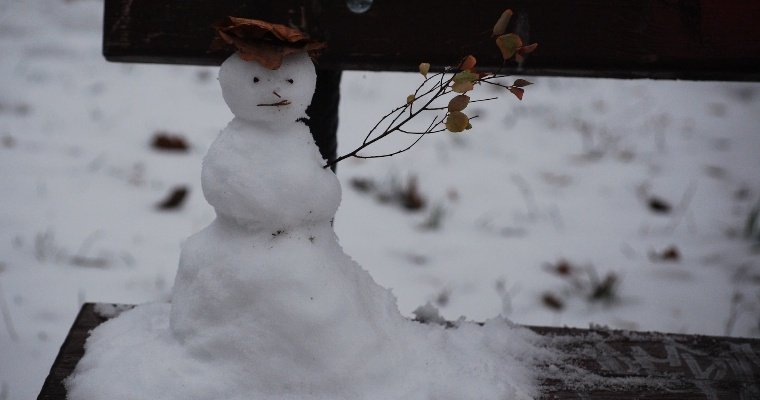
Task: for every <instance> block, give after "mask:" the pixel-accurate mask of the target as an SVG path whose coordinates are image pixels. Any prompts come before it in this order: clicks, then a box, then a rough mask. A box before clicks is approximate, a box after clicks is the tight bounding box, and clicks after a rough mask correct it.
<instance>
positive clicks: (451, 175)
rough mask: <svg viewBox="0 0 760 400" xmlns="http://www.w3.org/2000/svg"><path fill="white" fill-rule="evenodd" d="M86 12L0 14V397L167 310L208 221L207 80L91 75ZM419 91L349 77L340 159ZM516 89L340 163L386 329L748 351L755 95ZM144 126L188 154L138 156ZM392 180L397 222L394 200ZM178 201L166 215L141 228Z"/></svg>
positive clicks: (187, 70) (159, 70) (747, 88)
mask: <svg viewBox="0 0 760 400" xmlns="http://www.w3.org/2000/svg"><path fill="white" fill-rule="evenodd" d="M101 14H102V4H101V2H100V1H97V0H73V1H63V0H55V1H42V0H35V1H31V0H30V1H24V2H13V1H0V55H1V56H0V172H1V173H0V189H1V190H2V196H0V311H1V312H2V322H0V399H27V398H31V397H33V396H36V394H37V393H38V391H39V389H40V387H41V385H42V382H43V380H44V377H45V375H46V374H47V372H48V369H49V367H50V365H51V364H52V361H53V359H54V357H55V354H56V353H57V351H58V348H59V346H60V344H61V343H62V341H63V338H64V337H65V335H66V333H67V330H68V328H69V326H70V325H71V322H72V321H73V319H74V317H75V315H76V312H77V310H78V308H79V306H80V305H81V303H82V302H85V301H94V302H120V303H138V302H144V301H150V300H155V299H165V298H166V297H167V296H168V293H169V291H170V289H171V286H172V281H173V276H174V273H175V271H176V266H177V260H178V256H179V245H180V243H181V242H182V240H183V239H184V238H186V237H187V236H189V235H190V234H192V233H194V232H196V231H197V230H199V229H200V228H201V227H203V226H205V225H206V224H207V223H208V222H209V221H210V220H211V219H212V218H213V210H212V209H211V207H210V206H208V205H207V204H206V202H205V200H204V199H203V196H202V195H201V192H200V165H201V159H202V157H203V154H204V153H205V150H206V148H207V147H208V145H209V144H210V142H211V141H212V140H213V139H214V137H215V136H216V134H217V133H218V132H219V130H220V129H221V128H222V127H224V125H225V124H226V123H227V122H228V121H229V120H230V119H231V114H230V112H229V111H228V110H227V108H226V106H225V105H224V103H223V101H222V99H221V94H220V89H219V86H218V84H217V81H216V79H215V78H216V73H217V69H216V68H201V67H180V66H155V65H127V64H109V63H106V62H105V61H104V60H103V58H102V56H101V55H100V38H101V31H100V29H101V18H102V16H101ZM421 61H422V60H421ZM420 79H421V78H420V76H419V75H416V74H408V75H405V74H377V73H363V72H351V73H346V74H345V75H344V80H343V85H342V95H343V101H342V108H341V128H340V132H339V136H340V137H339V140H340V143H341V150H342V152H345V151H348V150H350V149H351V148H352V147H353V146H355V145H356V144H357V142H358V141H360V140H361V138H362V137H363V136H364V134H365V133H366V132H367V129H368V128H369V127H370V126H371V125H373V124H374V122H375V121H376V120H377V118H379V117H380V116H381V115H383V114H385V112H387V111H389V110H390V109H391V108H393V107H395V106H396V105H398V104H399V103H400V102H401V101H404V99H405V98H406V95H407V94H409V93H410V92H411V91H412V90H413V88H414V87H416V85H417V83H418V82H419V80H420ZM531 80H532V81H534V82H535V83H536V84H535V85H533V86H531V87H528V88H527V93H526V97H525V100H524V101H523V102H518V101H517V100H516V99H514V98H513V97H511V95H509V94H508V93H503V94H502V96H501V97H502V98H501V99H499V100H497V101H493V102H487V103H479V104H478V105H477V107H474V106H475V105H473V109H478V110H479V111H478V112H477V114H478V115H479V118H478V119H476V120H474V121H473V125H475V129H473V130H471V131H468V132H467V133H464V134H441V135H440V136H436V137H429V138H426V139H425V140H423V141H422V142H421V143H420V144H419V145H418V146H417V147H415V148H414V149H412V150H411V151H409V152H407V153H404V154H401V155H399V156H396V157H393V158H389V159H380V160H370V161H353V160H348V161H346V162H343V163H341V164H340V165H339V177H340V180H341V182H342V183H343V203H342V206H341V208H340V210H339V211H338V215H337V219H336V222H335V227H336V230H337V232H338V235H339V237H340V239H341V243H342V245H343V247H344V249H345V251H346V252H347V253H348V254H350V255H351V256H352V257H354V258H355V259H356V260H357V261H358V262H359V264H361V265H362V266H364V268H366V269H367V270H369V271H370V273H371V274H372V275H373V276H374V277H375V279H376V280H377V281H378V282H379V283H380V284H382V285H384V286H387V287H390V288H392V289H393V291H394V293H395V295H396V296H397V297H398V300H399V306H400V308H401V311H402V312H403V313H404V314H406V315H410V314H411V311H412V310H414V309H415V308H417V307H418V306H420V305H422V304H424V303H426V302H428V301H432V302H434V303H436V304H437V305H438V306H439V307H440V308H441V312H442V314H443V315H444V316H445V317H447V318H450V319H454V318H457V317H459V316H460V315H464V316H466V317H467V318H469V319H475V320H483V319H485V318H488V317H492V316H494V315H497V314H499V313H502V314H504V315H506V316H508V317H509V318H511V319H512V320H514V321H515V322H518V323H522V324H534V325H571V326H581V327H585V326H588V325H589V324H590V323H594V324H602V325H608V326H611V327H616V328H626V329H638V330H658V331H666V332H685V333H701V334H711V335H724V334H728V335H735V336H755V337H757V336H760V253H758V247H757V245H756V244H755V245H754V246H753V242H752V241H751V240H748V239H746V238H744V237H743V233H744V230H745V225H746V223H747V221H748V218H749V215H750V213H751V210H752V208H753V207H755V206H757V205H758V203H760V156H758V154H759V153H760V132H758V130H759V129H760V85H758V84H747V83H725V82H702V83H695V82H661V81H615V80H585V79H557V78H531ZM483 89H485V90H483ZM483 89H481V91H482V92H483V95H484V96H486V95H488V96H490V95H495V94H496V92H491V91H490V90H489V89H487V88H483ZM158 131H168V132H171V133H176V134H179V135H182V136H183V137H184V138H185V139H186V140H187V141H188V142H189V143H191V146H192V147H191V149H190V151H189V152H186V153H168V152H160V151H156V150H154V149H153V148H151V146H150V142H151V140H152V138H153V135H154V134H155V133H156V132H158ZM412 181H415V182H416V186H414V187H415V188H416V189H415V190H416V192H417V194H419V195H420V196H421V197H423V198H424V200H425V201H424V203H425V206H424V207H423V208H422V209H421V210H417V211H410V210H406V209H404V208H403V207H402V206H400V205H399V203H398V202H397V201H395V200H394V198H395V197H394V196H395V195H397V194H398V192H406V194H407V195H409V194H410V192H412V190H409V189H408V188H409V187H410V185H411V184H410V182H412ZM178 185H186V186H187V187H189V188H190V194H189V198H188V200H187V201H186V202H185V204H184V205H183V206H182V207H181V208H180V209H179V210H172V211H160V210H158V209H157V208H156V204H157V203H158V202H160V201H161V200H162V199H164V198H165V197H166V196H167V194H168V193H169V192H171V190H172V188H174V187H176V186H178ZM360 189H364V190H360ZM405 189H406V190H405ZM668 208H669V210H668ZM658 210H659V211H658ZM756 229H760V228H757V227H756ZM668 250H670V251H668ZM668 253H670V255H671V257H667V256H668ZM563 260H564V261H563Z"/></svg>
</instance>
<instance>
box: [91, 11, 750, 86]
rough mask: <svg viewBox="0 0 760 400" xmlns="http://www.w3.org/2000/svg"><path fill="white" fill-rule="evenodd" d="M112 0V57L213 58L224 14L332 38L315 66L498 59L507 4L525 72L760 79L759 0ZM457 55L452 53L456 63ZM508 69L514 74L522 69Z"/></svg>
mask: <svg viewBox="0 0 760 400" xmlns="http://www.w3.org/2000/svg"><path fill="white" fill-rule="evenodd" d="M374 3H375V4H374V5H373V6H372V8H370V10H369V11H367V12H366V13H363V14H354V13H352V12H351V11H350V10H349V9H348V8H347V7H346V4H345V2H344V1H316V0H277V1H273V0H217V1H186V0H161V1H156V0H106V2H105V21H104V23H105V25H104V41H103V53H104V55H105V56H106V58H107V59H108V60H111V61H120V62H147V63H167V64H198V65H218V64H219V63H221V61H222V60H223V59H224V58H225V57H226V56H227V55H228V53H225V52H223V51H222V52H219V51H209V50H208V46H209V44H210V43H211V40H212V38H213V36H214V32H213V30H212V29H211V25H212V24H213V23H214V22H215V21H216V20H219V19H220V18H222V17H224V16H227V15H234V16H239V17H248V18H258V19H266V20H271V21H274V22H281V23H290V24H292V25H294V26H297V27H300V28H301V29H303V30H305V31H308V32H310V33H311V34H312V35H313V36H315V37H318V38H320V39H324V40H327V42H328V44H329V48H328V49H327V50H325V52H324V55H323V56H322V58H321V59H320V61H319V62H320V66H321V67H323V68H332V69H359V70H386V71H413V70H415V69H416V66H417V65H418V64H419V63H420V62H422V61H427V62H430V63H432V64H433V65H434V66H436V65H437V66H444V65H451V64H453V63H456V62H457V61H458V57H462V56H464V55H466V54H474V55H476V56H477V57H478V58H479V61H480V65H481V66H488V67H491V68H494V67H496V66H498V65H499V64H500V63H501V61H500V57H499V54H498V51H497V50H496V48H495V46H494V44H493V41H492V40H491V39H490V37H489V35H490V28H491V26H492V24H493V23H494V22H495V19H496V18H497V17H498V15H499V14H500V13H501V12H502V11H503V9H504V8H507V7H508V8H512V9H513V10H515V12H516V16H515V18H513V22H512V25H511V28H510V29H513V30H515V31H516V32H517V33H519V34H521V35H522V36H523V37H524V38H526V39H527V40H529V41H530V42H538V43H539V46H540V47H539V51H538V52H536V53H535V54H534V55H532V56H531V58H530V59H529V60H528V61H527V62H526V64H525V65H524V69H523V70H521V71H519V73H520V74H522V75H556V76H589V77H614V78H644V77H646V78H664V79H697V80H703V79H708V80H754V81H757V80H760V24H758V23H756V21H755V19H756V17H757V16H758V15H760V2H757V1H745V0H679V1H674V0H576V1H552V0H511V1H503V0H471V1H456V2H454V1H439V0H436V1H432V0H417V1H406V0H377V1H375V2H374ZM452 57H455V58H454V59H453V58H452ZM509 72H516V70H515V68H512V69H510V70H509Z"/></svg>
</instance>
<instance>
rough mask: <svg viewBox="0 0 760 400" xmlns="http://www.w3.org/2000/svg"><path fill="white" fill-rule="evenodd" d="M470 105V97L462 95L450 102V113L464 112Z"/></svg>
mask: <svg viewBox="0 0 760 400" xmlns="http://www.w3.org/2000/svg"><path fill="white" fill-rule="evenodd" d="M469 103H470V97H469V96H466V95H463V94H460V95H459V96H454V97H453V98H452V99H451V100H450V101H449V107H448V109H449V111H450V112H454V111H462V110H464V109H465V108H467V104H469Z"/></svg>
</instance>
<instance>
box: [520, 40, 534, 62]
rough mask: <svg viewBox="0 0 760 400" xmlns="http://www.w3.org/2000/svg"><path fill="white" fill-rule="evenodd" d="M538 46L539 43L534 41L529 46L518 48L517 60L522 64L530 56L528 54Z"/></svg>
mask: <svg viewBox="0 0 760 400" xmlns="http://www.w3.org/2000/svg"><path fill="white" fill-rule="evenodd" d="M537 47H538V43H533V44H530V45H528V46H522V47H520V48H519V49H517V54H515V61H517V62H518V63H520V64H522V63H523V61H525V57H527V56H528V54H530V53H532V52H534V51H536V48H537Z"/></svg>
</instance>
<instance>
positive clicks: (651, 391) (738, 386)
mask: <svg viewBox="0 0 760 400" xmlns="http://www.w3.org/2000/svg"><path fill="white" fill-rule="evenodd" d="M131 307H132V306H115V307H114V306H112V305H108V304H95V303H86V304H84V305H83V306H82V309H81V310H80V312H79V315H78V316H77V318H76V320H75V321H74V325H73V326H72V327H71V330H70V331H69V334H68V336H67V337H66V340H65V341H64V343H63V345H62V346H61V350H60V352H59V353H58V357H56V359H55V362H54V363H53V367H52V368H51V369H50V374H49V375H48V377H47V379H46V380H45V383H44V385H43V387H42V391H41V392H40V395H39V396H38V397H37V399H38V400H40V399H49V400H65V399H66V388H65V386H64V384H63V382H64V380H65V379H66V378H67V377H68V376H69V375H70V374H71V373H72V372H73V371H74V368H75V367H76V365H77V363H78V362H79V360H80V359H81V358H82V356H83V355H84V344H85V341H86V340H87V337H88V336H89V333H90V331H91V330H92V329H94V328H95V327H97V326H98V325H100V324H102V323H103V322H105V321H107V320H108V319H110V318H113V317H115V316H116V315H118V312H119V311H120V310H123V309H125V308H131ZM529 328H530V329H531V330H533V331H534V332H536V333H538V334H539V335H542V336H544V337H547V338H552V339H553V340H552V341H551V343H553V345H554V346H556V347H557V348H559V349H561V350H562V351H564V352H565V353H567V354H569V355H571V356H572V360H571V362H572V364H573V365H575V366H578V367H580V368H582V369H584V370H585V371H586V373H593V374H596V376H594V377H593V378H588V379H573V380H572V383H570V382H568V381H563V380H560V379H552V378H550V377H551V376H555V377H558V376H561V375H563V374H566V372H561V371H559V370H557V371H556V372H554V371H551V369H552V367H551V366H550V367H548V369H549V370H550V371H548V373H547V374H546V376H547V378H546V379H544V381H543V382H542V385H541V386H542V393H543V395H542V398H546V399H580V398H584V399H594V398H599V399H601V398H604V399H618V398H619V399H629V398H634V397H636V398H639V399H713V398H715V399H717V398H720V399H724V398H725V399H728V398H731V399H734V398H736V399H744V398H746V399H749V398H760V339H746V338H729V337H711V336H697V335H677V334H662V333H655V332H629V331H613V330H606V329H592V330H586V329H574V328H551V327H529ZM565 371H567V368H565ZM589 375H590V374H589ZM621 378H623V379H621ZM612 381H614V382H615V383H614V384H611V382H612ZM623 382H628V383H627V384H622V383H623ZM580 383H582V385H579V384H580ZM103 400H106V399H103Z"/></svg>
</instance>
